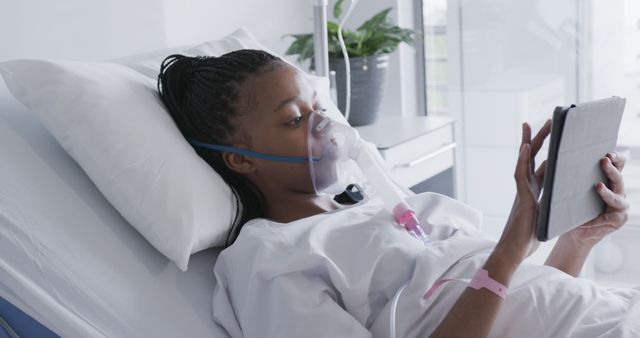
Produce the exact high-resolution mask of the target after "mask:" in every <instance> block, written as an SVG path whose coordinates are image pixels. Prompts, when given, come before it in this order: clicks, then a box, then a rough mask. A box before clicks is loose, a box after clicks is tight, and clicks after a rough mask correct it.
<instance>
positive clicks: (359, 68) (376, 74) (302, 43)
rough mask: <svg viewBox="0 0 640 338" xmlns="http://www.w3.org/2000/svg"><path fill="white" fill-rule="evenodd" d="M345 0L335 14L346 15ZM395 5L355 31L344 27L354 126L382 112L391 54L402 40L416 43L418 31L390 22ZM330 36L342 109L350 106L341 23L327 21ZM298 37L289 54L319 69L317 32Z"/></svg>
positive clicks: (351, 115) (335, 9) (336, 8)
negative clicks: (344, 12) (307, 61)
mask: <svg viewBox="0 0 640 338" xmlns="http://www.w3.org/2000/svg"><path fill="white" fill-rule="evenodd" d="M342 2H343V0H337V1H336V3H335V5H334V6H333V16H334V18H336V20H337V19H339V18H340V16H341V15H342ZM391 10H392V8H386V9H384V10H382V11H381V12H379V13H377V14H376V15H374V16H373V17H372V18H370V19H369V20H367V21H365V22H364V23H363V24H362V25H360V27H358V28H357V29H355V30H350V29H346V28H345V27H343V28H342V38H343V40H344V42H345V45H346V47H347V52H348V55H349V62H350V71H351V105H350V114H349V123H351V124H352V125H354V126H359V125H365V124H371V123H373V122H375V120H376V119H377V118H378V116H379V115H380V103H381V102H382V94H383V88H384V82H385V80H386V77H387V68H388V60H389V54H390V53H392V52H394V51H395V50H396V49H397V48H398V45H399V44H400V43H402V42H404V43H407V44H409V45H411V46H413V43H414V36H415V34H416V33H415V31H413V30H411V29H403V28H400V27H398V26H396V25H394V24H392V23H391V22H389V20H388V18H387V16H388V14H389V12H390V11H391ZM327 30H328V36H329V39H328V40H329V41H328V42H329V68H330V69H331V70H333V71H335V72H336V88H337V92H338V108H339V109H340V110H341V111H344V109H345V106H346V97H345V96H346V94H345V93H346V78H345V64H344V58H343V56H342V49H341V47H340V41H339V40H338V24H337V23H335V22H332V21H328V22H327ZM288 36H291V37H293V38H294V40H293V42H292V43H291V45H290V46H289V48H288V49H287V51H286V53H285V54H286V55H298V58H297V61H298V62H300V63H303V62H305V61H306V60H310V61H311V63H310V69H311V70H314V69H315V62H314V54H313V53H314V50H313V49H314V48H313V34H290V35H288Z"/></svg>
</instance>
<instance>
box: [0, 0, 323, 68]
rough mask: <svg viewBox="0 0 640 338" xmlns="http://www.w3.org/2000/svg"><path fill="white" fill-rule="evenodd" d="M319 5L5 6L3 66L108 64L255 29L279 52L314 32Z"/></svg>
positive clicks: (105, 0) (186, 0)
mask: <svg viewBox="0 0 640 338" xmlns="http://www.w3.org/2000/svg"><path fill="white" fill-rule="evenodd" d="M311 5H312V1H311V0H279V1H277V2H272V1H263V0H241V1H204V0H163V1H157V0H136V1H127V0H95V1H86V0H64V1H48V0H20V1H14V0H0V6H1V7H0V8H2V10H1V11H0V46H1V47H0V60H8V59H13V58H25V57H30V58H57V59H69V60H100V59H109V58H115V57H119V56H124V55H128V54H136V53H142V52H146V51H150V50H155V49H161V48H165V47H173V46H177V45H184V44H193V43H198V42H201V41H205V40H214V39H218V38H221V37H223V36H225V35H227V34H229V33H231V32H232V31H233V30H235V29H236V28H239V27H241V26H245V27H247V28H248V29H249V30H250V31H251V32H252V33H253V34H254V35H255V36H256V37H257V38H258V39H259V40H260V41H261V42H263V43H264V44H265V45H267V47H269V48H271V49H273V50H274V51H275V52H278V53H284V51H285V50H286V47H287V46H288V44H289V43H290V41H291V40H290V39H282V36H283V35H285V34H289V33H305V32H311V31H312V29H313V25H312V17H313V15H312V14H313V13H312V7H311Z"/></svg>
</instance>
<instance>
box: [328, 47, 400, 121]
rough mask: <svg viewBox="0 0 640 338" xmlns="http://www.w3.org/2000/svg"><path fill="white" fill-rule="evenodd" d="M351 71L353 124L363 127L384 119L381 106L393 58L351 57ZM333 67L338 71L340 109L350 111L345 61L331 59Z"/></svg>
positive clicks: (350, 118)
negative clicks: (347, 107) (347, 106)
mask: <svg viewBox="0 0 640 338" xmlns="http://www.w3.org/2000/svg"><path fill="white" fill-rule="evenodd" d="M349 63H350V67H349V68H350V69H351V107H350V110H351V112H350V113H349V123H350V124H351V125H352V126H362V125H366V124H372V123H374V122H375V121H376V120H377V119H378V117H379V116H380V104H381V102H382V95H383V93H384V92H383V90H384V82H385V81H386V79H387V69H388V65H389V55H388V54H382V55H374V56H364V57H354V58H349ZM329 68H330V69H331V70H333V71H335V72H336V89H337V92H338V108H339V109H340V111H341V112H342V113H343V114H344V112H345V108H346V105H347V104H346V102H347V100H346V95H347V94H346V87H347V85H346V78H345V67H344V59H329Z"/></svg>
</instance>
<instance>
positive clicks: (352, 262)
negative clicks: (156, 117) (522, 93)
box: [158, 50, 640, 337]
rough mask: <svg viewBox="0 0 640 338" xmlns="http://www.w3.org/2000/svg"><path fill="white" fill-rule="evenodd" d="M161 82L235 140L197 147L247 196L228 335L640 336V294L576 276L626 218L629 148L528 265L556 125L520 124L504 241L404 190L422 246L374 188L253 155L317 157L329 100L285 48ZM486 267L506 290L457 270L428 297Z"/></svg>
mask: <svg viewBox="0 0 640 338" xmlns="http://www.w3.org/2000/svg"><path fill="white" fill-rule="evenodd" d="M158 90H159V92H160V95H161V97H162V100H163V102H164V104H165V105H166V107H167V108H168V110H169V112H170V114H171V116H172V117H173V119H174V121H175V122H176V124H177V126H178V128H179V129H180V130H181V132H182V133H183V135H184V136H185V138H187V139H189V140H196V142H203V143H207V144H213V145H222V146H227V147H228V148H219V149H223V150H212V149H208V148H206V147H201V146H195V147H194V148H195V150H196V151H197V152H198V154H199V155H200V156H201V157H202V158H203V159H205V160H206V161H207V162H208V163H209V164H210V165H211V166H212V167H213V169H215V170H216V171H217V172H218V173H219V174H220V175H221V176H222V177H223V178H224V180H225V181H226V182H227V183H228V184H229V185H230V186H231V187H232V190H233V192H234V194H235V195H236V196H237V197H238V200H239V201H240V204H241V214H240V215H239V221H238V222H235V223H236V226H235V227H234V228H233V229H232V230H231V231H230V233H229V236H228V244H230V245H229V246H228V248H227V249H225V250H224V251H223V252H222V253H221V254H220V256H219V258H218V261H217V263H216V267H215V275H216V279H217V282H218V283H217V286H216V290H215V292H214V319H215V321H216V322H217V323H218V324H220V325H221V326H223V327H224V328H225V329H226V330H227V332H228V333H229V334H230V335H231V336H234V337H235V336H248V337H253V336H259V337H313V336H322V337H325V336H326V337H343V336H344V337H352V336H353V337H360V336H362V337H369V336H372V335H373V336H387V335H396V334H397V336H399V337H408V336H416V337H424V336H427V335H431V336H432V337H486V336H489V335H491V336H518V337H523V336H536V337H540V336H549V337H552V336H553V337H560V336H575V337H580V336H585V337H593V336H598V335H606V334H614V335H616V336H619V335H618V334H619V333H621V332H625V333H629V332H635V333H636V334H637V333H638V332H640V327H638V326H634V325H637V324H633V322H634V321H633V320H631V319H629V318H627V317H625V315H624V314H626V313H629V316H634V317H635V321H637V322H640V305H637V304H638V303H639V302H638V299H639V298H640V290H635V289H627V290H617V291H608V290H605V289H602V288H598V287H597V286H595V285H594V284H593V283H592V282H590V281H587V280H582V279H577V278H573V277H577V276H578V274H579V273H580V270H581V268H582V265H583V264H584V261H585V259H586V257H587V255H588V253H589V251H590V250H591V249H592V248H593V246H594V245H595V244H596V243H597V242H598V241H600V240H601V239H602V238H604V237H605V236H606V235H607V234H608V233H610V232H612V231H615V230H617V229H619V228H620V227H621V226H623V224H624V223H625V222H626V220H627V213H626V210H627V208H628V205H627V202H626V201H625V197H626V194H625V191H624V184H623V180H622V176H621V174H620V171H621V170H622V168H623V167H624V159H622V158H620V157H619V156H616V154H607V157H605V158H603V160H602V168H603V170H604V172H605V173H606V174H607V176H608V178H609V179H610V187H606V186H604V184H602V183H598V184H597V186H596V190H597V191H598V193H599V194H600V196H602V198H603V200H604V201H605V202H606V204H607V208H606V211H605V212H604V213H602V214H601V215H600V216H598V217H597V218H595V219H593V220H591V221H589V222H587V223H586V224H584V225H582V226H580V227H577V228H576V229H574V230H572V231H570V232H568V233H566V234H564V235H562V236H561V237H560V238H559V240H558V241H557V244H556V246H555V247H554V249H553V251H552V252H551V254H550V256H549V258H548V260H547V262H546V264H545V265H546V266H533V265H529V264H522V263H523V261H524V259H525V258H526V257H527V256H529V255H530V254H531V253H532V252H534V251H535V249H536V248H537V246H538V244H539V243H538V241H537V240H536V239H535V236H534V223H535V219H536V210H537V204H536V201H537V200H538V196H539V193H540V186H541V183H542V180H543V177H544V170H545V164H546V161H545V163H543V164H542V165H541V166H540V167H539V168H538V169H537V170H535V172H534V171H533V168H534V165H533V163H532V162H533V158H535V155H536V153H537V152H538V150H539V149H540V147H541V146H542V144H543V142H544V139H545V138H546V137H547V135H548V134H549V132H550V128H551V125H550V121H547V124H545V126H544V127H543V128H542V129H541V130H540V131H539V132H538V133H537V135H536V136H535V137H533V139H532V138H531V130H530V127H529V125H528V124H526V123H525V124H523V129H522V143H521V147H520V154H519V157H518V161H517V164H516V169H515V174H514V178H515V181H516V186H517V194H516V197H515V201H514V203H513V207H512V210H511V214H510V217H509V219H508V221H507V224H506V225H505V228H504V231H503V233H502V236H501V238H500V240H499V241H498V242H497V243H496V242H495V241H494V240H493V239H491V238H490V237H488V236H486V235H484V234H482V233H481V232H479V231H478V230H477V226H478V225H479V224H478V223H479V222H480V217H479V215H478V213H477V212H476V211H474V210H473V209H471V208H469V207H467V206H465V205H464V204H462V203H459V202H457V201H455V200H453V199H449V198H447V197H444V196H442V195H437V194H429V193H427V194H419V195H417V196H412V197H410V198H409V199H408V202H409V203H410V204H411V205H412V207H413V208H414V209H415V210H416V211H417V215H418V217H419V218H420V220H421V221H422V222H423V223H430V224H433V232H432V234H431V236H432V239H433V240H434V245H432V246H429V247H425V246H424V245H423V244H422V243H420V242H419V241H417V240H415V239H414V238H412V237H411V236H410V235H409V234H408V233H406V232H405V231H402V230H401V229H400V228H398V227H393V226H391V223H392V222H391V221H390V218H389V217H388V215H387V214H386V213H385V212H384V210H382V209H383V207H382V204H381V203H380V201H379V200H378V199H376V198H373V197H372V198H366V199H365V200H364V201H361V202H359V203H357V204H355V205H342V204H340V203H338V202H336V201H335V200H334V199H333V198H332V196H327V195H320V196H318V195H316V194H315V192H314V189H313V186H312V184H311V180H310V175H309V168H308V165H307V163H305V162H281V161H277V160H272V159H268V158H263V157H260V156H257V155H255V154H256V153H257V154H268V156H294V157H302V156H306V155H307V144H306V142H307V123H308V117H309V115H310V114H311V113H312V112H314V111H318V110H323V109H324V106H323V102H321V101H320V100H319V98H318V95H317V93H316V92H315V91H314V89H313V87H312V86H311V84H310V82H309V81H308V79H307V78H306V77H305V75H304V74H302V73H301V72H299V71H297V70H296V69H295V68H293V67H291V66H290V65H288V64H287V63H285V62H284V61H282V60H281V59H279V58H277V57H274V56H272V55H270V54H268V53H266V52H263V51H257V50H239V51H234V52H231V53H228V54H225V55H222V56H220V57H196V58H190V57H184V56H181V55H172V56H169V57H167V58H166V59H165V60H164V62H163V64H162V69H161V72H160V75H159V78H158ZM238 149H244V150H250V151H252V152H253V153H246V152H244V153H243V152H242V151H241V150H238ZM254 155H255V156H254ZM268 156H267V157H268ZM237 216H238V215H237ZM241 230H242V231H241ZM231 243H233V245H231ZM480 270H482V271H486V273H487V274H488V277H489V278H490V279H491V280H492V281H493V282H494V285H501V286H503V287H505V288H507V287H508V288H509V291H508V292H507V293H508V296H507V297H506V298H505V299H504V300H503V298H502V297H501V296H499V295H498V294H497V293H498V292H497V291H496V292H493V291H490V288H487V287H485V288H479V289H474V288H471V287H467V283H464V282H463V283H461V282H457V281H454V282H451V283H446V284H444V285H442V286H439V287H438V288H435V289H433V292H434V293H433V294H432V295H429V297H424V296H423V295H424V293H425V292H426V291H427V290H428V289H430V287H431V286H433V285H434V284H436V282H437V281H439V280H442V279H452V278H453V279H456V278H470V277H471V276H472V275H473V274H474V272H476V271H480ZM516 271H517V272H516ZM495 283H497V284H495ZM400 290H402V291H400ZM494 291H495V290H494ZM558 311H559V312H558ZM633 311H636V312H635V314H633ZM602 318H607V319H608V320H606V321H603V320H602ZM616 330H619V331H616ZM633 330H636V331H633Z"/></svg>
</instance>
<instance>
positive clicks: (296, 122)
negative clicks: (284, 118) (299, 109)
mask: <svg viewBox="0 0 640 338" xmlns="http://www.w3.org/2000/svg"><path fill="white" fill-rule="evenodd" d="M301 122H302V116H296V118H295V119H293V120H291V121H289V122H287V125H288V126H298V125H300V123H301Z"/></svg>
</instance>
